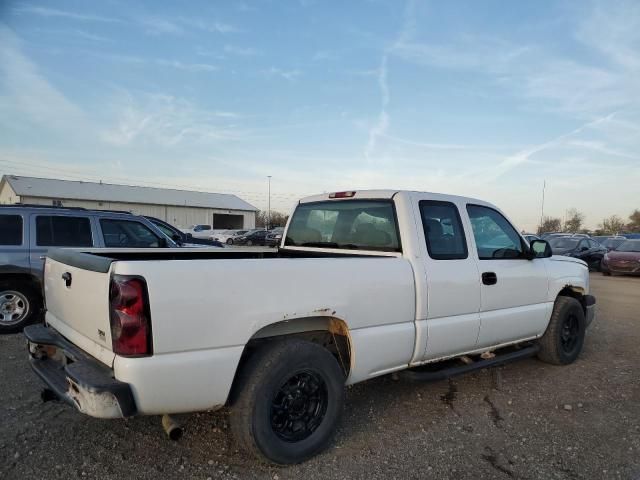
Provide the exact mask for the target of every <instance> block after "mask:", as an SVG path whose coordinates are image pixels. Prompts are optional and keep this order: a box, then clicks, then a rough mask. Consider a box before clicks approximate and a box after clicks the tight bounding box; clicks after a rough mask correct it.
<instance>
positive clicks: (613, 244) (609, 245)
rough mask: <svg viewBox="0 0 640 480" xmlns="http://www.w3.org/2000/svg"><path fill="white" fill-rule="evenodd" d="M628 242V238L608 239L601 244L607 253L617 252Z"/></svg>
mask: <svg viewBox="0 0 640 480" xmlns="http://www.w3.org/2000/svg"><path fill="white" fill-rule="evenodd" d="M626 241H627V238H626V237H607V238H606V239H604V240H603V241H601V242H599V243H600V245H602V246H603V247H605V248H606V249H607V251H611V250H615V249H616V248H618V247H619V246H620V245H622V244H623V243H624V242H626Z"/></svg>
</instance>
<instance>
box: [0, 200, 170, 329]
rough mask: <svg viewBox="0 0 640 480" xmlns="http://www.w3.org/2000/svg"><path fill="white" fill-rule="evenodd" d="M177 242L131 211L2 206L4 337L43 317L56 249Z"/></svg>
mask: <svg viewBox="0 0 640 480" xmlns="http://www.w3.org/2000/svg"><path fill="white" fill-rule="evenodd" d="M175 246H176V244H175V243H174V242H173V241H172V240H171V239H170V238H169V237H167V236H166V235H165V234H164V233H162V232H161V231H159V230H158V229H157V228H156V227H155V226H154V225H153V224H152V223H151V222H149V221H148V220H147V219H145V218H143V217H138V216H136V215H132V214H130V213H127V212H110V211H103V210H85V209H83V208H66V207H51V206H46V205H24V204H22V205H21V204H16V205H0V333H12V332H18V331H20V330H22V328H23V327H24V326H25V325H28V324H29V323H31V322H33V321H35V320H37V319H38V318H40V316H41V308H42V305H43V302H42V273H43V265H44V257H45V255H46V254H47V252H48V250H49V249H50V248H51V247H108V248H123V247H128V248H141V247H142V248H158V247H175Z"/></svg>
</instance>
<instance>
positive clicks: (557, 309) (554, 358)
mask: <svg viewBox="0 0 640 480" xmlns="http://www.w3.org/2000/svg"><path fill="white" fill-rule="evenodd" d="M585 331H586V320H585V317H584V310H583V309H582V305H581V304H580V302H579V301H578V300H576V299H575V298H573V297H565V296H559V297H558V298H557V299H556V302H555V304H554V306H553V312H552V313H551V320H550V321H549V326H548V327H547V331H546V332H545V333H544V335H543V336H542V338H541V339H540V341H539V345H540V351H539V352H538V358H539V359H540V360H542V361H543V362H546V363H551V364H553V365H567V364H569V363H573V362H574V361H575V360H576V359H577V358H578V355H580V352H581V351H582V346H583V345H584V335H585Z"/></svg>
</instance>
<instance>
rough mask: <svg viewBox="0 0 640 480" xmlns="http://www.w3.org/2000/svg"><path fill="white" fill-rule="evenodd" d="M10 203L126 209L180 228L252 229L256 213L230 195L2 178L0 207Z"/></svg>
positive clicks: (11, 177) (78, 182)
mask: <svg viewBox="0 0 640 480" xmlns="http://www.w3.org/2000/svg"><path fill="white" fill-rule="evenodd" d="M9 203H30V204H38V205H61V206H65V207H83V208H91V209H103V210H125V211H128V212H131V213H135V214H138V215H150V216H153V217H157V218H160V219H162V220H165V221H167V222H169V223H171V224H173V225H176V226H179V227H188V226H190V225H194V224H208V225H213V228H253V227H254V226H255V214H256V211H257V208H256V207H254V206H253V205H251V204H250V203H247V202H245V201H244V200H242V199H241V198H239V197H237V196H235V195H230V194H222V193H208V192H194V191H188V190H174V189H164V188H152V187H139V186H130V185H114V184H109V183H102V182H101V183H95V182H83V181H71V180H57V179H51V178H35V177H23V176H17V175H3V176H2V180H1V181H0V204H9Z"/></svg>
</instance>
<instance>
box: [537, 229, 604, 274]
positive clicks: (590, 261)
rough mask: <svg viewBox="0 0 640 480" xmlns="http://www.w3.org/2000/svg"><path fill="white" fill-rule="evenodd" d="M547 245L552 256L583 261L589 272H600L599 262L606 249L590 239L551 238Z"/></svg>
mask: <svg viewBox="0 0 640 480" xmlns="http://www.w3.org/2000/svg"><path fill="white" fill-rule="evenodd" d="M549 244H550V245H551V251H552V252H553V254H554V255H565V256H567V257H575V258H579V259H580V260H584V261H585V262H587V265H588V266H589V269H590V270H591V269H593V270H600V262H601V261H602V258H603V257H604V254H605V253H607V249H606V247H603V246H602V245H600V244H599V243H598V242H596V241H595V240H591V239H590V238H582V237H555V238H553V237H552V238H550V239H549Z"/></svg>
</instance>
